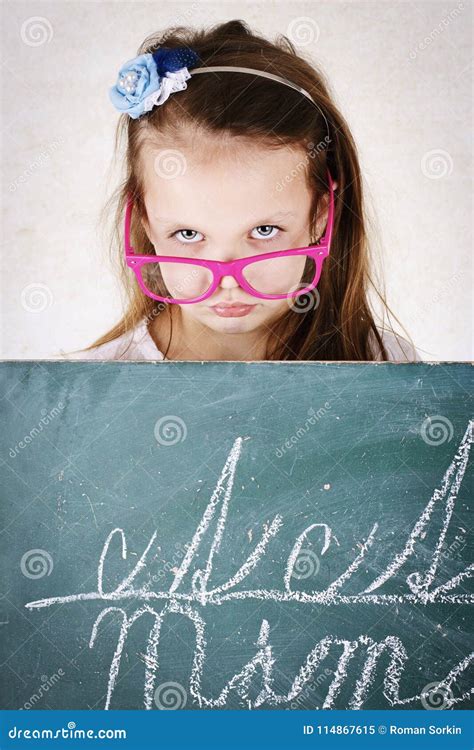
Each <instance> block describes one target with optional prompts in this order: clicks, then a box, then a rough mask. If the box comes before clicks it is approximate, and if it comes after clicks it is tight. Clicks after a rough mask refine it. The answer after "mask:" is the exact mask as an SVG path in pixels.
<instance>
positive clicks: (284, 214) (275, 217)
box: [154, 211, 296, 227]
mask: <svg viewBox="0 0 474 750" xmlns="http://www.w3.org/2000/svg"><path fill="white" fill-rule="evenodd" d="M292 216H296V214H295V212H294V211H279V212H278V213H276V214H271V215H269V214H267V215H266V218H265V219H264V220H262V221H260V222H258V223H257V224H254V226H256V227H258V226H261V225H263V224H265V223H270V222H273V221H281V220H282V219H289V218H290V217H292ZM154 218H155V219H156V220H157V221H159V222H160V223H161V224H163V226H166V227H171V226H173V227H174V226H180V227H184V226H191V224H190V223H188V224H185V223H184V222H182V221H179V220H178V219H170V218H168V217H167V216H157V215H156V214H155V217H154Z"/></svg>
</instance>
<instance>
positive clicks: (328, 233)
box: [124, 169, 334, 305]
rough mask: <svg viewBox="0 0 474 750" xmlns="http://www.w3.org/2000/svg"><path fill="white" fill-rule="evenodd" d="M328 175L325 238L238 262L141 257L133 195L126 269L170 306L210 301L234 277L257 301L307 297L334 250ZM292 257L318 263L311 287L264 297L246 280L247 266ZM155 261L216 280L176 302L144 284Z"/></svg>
mask: <svg viewBox="0 0 474 750" xmlns="http://www.w3.org/2000/svg"><path fill="white" fill-rule="evenodd" d="M327 176H328V184H329V207H328V217H327V221H326V229H325V230H324V235H323V236H322V237H321V238H320V239H319V241H318V242H317V244H315V245H308V246H307V247H296V248H290V249H288V250H277V251H275V252H270V253H260V254H259V255H251V256H249V257H247V258H237V259H236V260H229V261H217V260H207V259H205V258H188V257H182V258H176V257H174V256H171V255H141V254H140V253H138V254H137V253H136V252H135V250H134V248H133V247H132V246H131V244H130V227H131V219H132V210H133V198H132V196H131V195H129V196H128V199H127V206H126V210H125V227H124V235H125V262H126V264H127V266H128V267H129V268H131V269H132V271H134V273H135V276H136V279H137V281H138V285H139V287H140V289H141V290H142V291H143V293H144V294H146V295H147V297H151V298H152V299H155V300H158V301H159V302H168V303H170V304H177V305H186V304H195V303H197V302H202V301H203V300H205V299H207V298H208V297H211V296H212V295H213V294H214V292H215V291H216V289H217V287H218V286H219V283H220V281H221V279H222V278H223V277H224V276H232V277H233V278H234V279H235V281H237V283H238V284H239V286H240V287H241V288H242V289H244V290H245V291H246V292H248V293H249V294H250V295H251V296H252V297H257V298H258V299H289V298H292V297H297V296H299V295H301V294H305V293H306V292H309V291H311V290H312V289H315V288H316V286H317V284H318V283H319V279H320V278H321V272H322V267H323V262H324V260H325V258H327V257H328V255H329V252H330V248H331V241H332V234H333V225H334V184H333V183H334V181H333V179H332V176H331V173H330V171H329V169H327ZM292 255H309V256H310V257H311V258H313V259H314V261H315V265H316V269H315V275H314V278H313V281H312V282H311V284H309V285H308V286H305V287H304V288H303V289H297V290H294V291H292V292H289V293H288V294H262V293H261V292H258V291H257V290H256V289H254V288H253V287H252V286H251V285H250V284H249V282H248V281H246V279H245V277H244V276H243V273H242V269H243V268H244V267H245V266H247V265H250V264H251V263H256V262H258V261H262V260H269V259H270V258H278V257H286V256H292ZM152 262H153V263H157V262H158V263H159V262H163V263H183V264H188V265H194V266H196V265H197V266H203V267H204V268H207V269H209V270H210V271H211V273H212V275H213V280H212V283H211V285H210V286H209V287H208V289H207V290H206V292H204V293H203V294H201V296H199V297H193V298H192V299H177V298H173V299H172V298H170V297H161V296H159V295H157V294H154V293H153V292H151V291H150V290H149V289H147V288H146V286H145V284H144V282H143V278H142V274H141V268H142V266H144V265H146V264H147V263H152Z"/></svg>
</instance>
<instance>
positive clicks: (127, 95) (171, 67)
mask: <svg viewBox="0 0 474 750" xmlns="http://www.w3.org/2000/svg"><path fill="white" fill-rule="evenodd" d="M198 62H199V57H198V55H197V54H196V52H194V51H193V50H192V49H189V47H175V48H174V49H170V48H167V47H160V48H159V49H157V50H156V51H155V52H147V53H146V54H144V55H139V56H138V57H134V58H133V59H132V60H128V61H127V62H126V63H124V65H122V67H121V68H120V70H119V74H118V77H117V82H116V84H115V86H112V88H111V89H110V91H109V94H110V99H111V101H112V104H113V105H114V107H115V108H116V109H118V111H119V112H124V113H126V114H127V115H129V116H130V117H132V118H133V119H134V120H135V119H137V118H138V117H141V115H143V114H144V113H145V112H149V111H150V110H151V109H152V108H153V107H155V106H158V105H160V104H163V102H165V101H166V100H167V99H168V97H169V96H170V94H172V93H174V92H175V91H182V90H183V89H185V88H187V83H186V81H187V80H188V78H190V77H191V74H190V73H189V70H188V68H192V67H195V66H196V65H197V63H198Z"/></svg>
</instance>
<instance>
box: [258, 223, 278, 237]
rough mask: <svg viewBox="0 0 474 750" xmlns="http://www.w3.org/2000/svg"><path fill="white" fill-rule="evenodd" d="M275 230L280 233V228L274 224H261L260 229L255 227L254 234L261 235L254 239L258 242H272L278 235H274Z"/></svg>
mask: <svg viewBox="0 0 474 750" xmlns="http://www.w3.org/2000/svg"><path fill="white" fill-rule="evenodd" d="M273 230H275V232H278V231H279V230H280V227H276V226H274V225H273V224H261V225H260V226H259V227H255V229H254V230H253V231H254V232H256V231H258V232H260V234H259V235H258V236H257V237H254V239H256V240H269V239H270V240H272V239H273V238H274V237H275V236H276V234H272V232H273Z"/></svg>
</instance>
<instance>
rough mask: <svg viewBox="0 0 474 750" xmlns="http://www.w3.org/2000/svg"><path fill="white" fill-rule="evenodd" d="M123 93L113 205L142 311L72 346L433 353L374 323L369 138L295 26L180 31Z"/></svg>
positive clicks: (328, 355)
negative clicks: (360, 150)
mask: <svg viewBox="0 0 474 750" xmlns="http://www.w3.org/2000/svg"><path fill="white" fill-rule="evenodd" d="M204 68H205V70H203V69H204ZM229 68H232V70H229ZM235 68H239V69H242V68H245V69H246V71H245V72H244V71H242V70H235ZM249 70H250V71H254V73H249ZM198 73H204V74H203V75H201V74H199V75H198ZM188 80H189V83H186V81H188ZM110 98H111V100H112V103H113V104H114V106H115V107H116V108H117V109H118V110H119V111H120V112H122V113H123V114H122V116H121V119H120V121H119V124H118V129H117V136H116V145H117V144H118V142H119V139H120V137H121V136H123V135H124V136H125V141H126V155H125V167H126V176H125V179H124V182H123V184H122V185H121V186H120V187H119V188H118V190H117V191H116V193H115V194H114V195H113V196H112V199H111V201H110V202H109V204H108V205H112V204H113V203H115V217H116V221H115V229H114V239H113V243H112V247H116V248H121V250H120V264H121V271H122V278H123V282H124V284H125V288H126V290H127V292H128V306H127V309H126V310H125V313H124V315H123V318H122V319H121V320H120V321H119V322H118V323H117V325H115V326H114V327H113V328H112V330H110V331H108V332H107V333H105V334H104V335H103V336H101V337H100V338H99V339H98V340H96V341H95V342H94V343H93V344H91V345H90V346H89V347H88V348H87V349H86V350H84V351H82V352H81V353H80V355H79V357H77V356H76V357H74V354H76V353H75V352H72V353H71V354H69V355H66V357H68V358H71V357H72V358H76V359H77V358H79V359H84V358H91V359H134V360H137V359H145V360H148V359H149V360H157V359H167V360H363V361H364V360H368V361H370V360H402V361H403V360H405V361H406V360H420V357H419V356H418V353H417V351H416V349H415V348H414V347H413V345H412V344H411V343H409V342H408V341H406V340H405V339H403V338H401V337H399V336H396V335H395V334H394V333H393V332H391V331H388V330H384V329H383V328H380V329H379V328H378V327H377V326H376V324H375V322H374V314H373V312H372V311H371V309H370V305H369V301H368V296H367V294H368V288H369V285H372V287H373V288H374V289H375V287H374V286H373V284H372V282H371V278H370V274H369V264H368V241H367V235H366V227H365V222H364V209H363V199H362V180H361V173H360V167H359V163H358V158H357V151H356V147H355V144H354V141H353V138H352V136H351V133H350V131H349V128H348V126H347V123H346V122H345V120H344V118H343V117H342V115H341V114H340V112H339V111H338V109H337V108H336V106H335V104H334V102H333V101H332V100H331V97H330V95H329V92H328V88H327V86H326V84H325V82H324V79H323V76H322V75H321V74H320V73H319V72H317V71H316V70H315V69H314V68H313V67H312V66H311V65H310V64H309V63H308V62H306V61H305V60H304V59H302V58H301V57H299V56H298V55H297V53H296V51H295V48H294V47H293V45H292V44H291V42H290V41H289V40H288V39H287V38H286V37H281V38H280V40H279V41H278V43H275V44H273V43H271V42H269V41H267V40H266V39H264V38H263V37H261V36H257V35H256V34H253V33H252V32H251V31H250V29H249V28H248V26H247V25H246V24H245V23H243V22H242V21H238V20H234V21H229V22H227V23H224V24H221V25H218V26H215V27H213V28H212V29H211V30H208V31H195V30H191V29H186V28H183V27H179V28H174V29H170V30H168V31H167V32H165V33H163V34H159V35H156V36H152V37H149V38H148V39H146V40H145V42H144V43H143V44H142V46H141V48H140V50H139V56H138V57H136V58H134V59H133V60H129V61H128V62H127V63H125V65H123V66H122V68H121V70H120V72H119V76H118V79H117V83H116V85H115V87H113V88H112V89H111V92H110ZM124 218H125V223H124ZM295 250H296V252H294V251H295ZM124 251H125V252H124ZM288 251H290V252H288ZM291 251H292V252H291ZM157 256H158V257H157ZM249 259H252V260H249ZM235 261H237V262H235ZM225 264H227V265H225ZM134 274H135V275H134ZM375 291H376V290H375ZM376 294H377V295H378V297H379V299H380V301H381V302H382V305H383V308H384V309H386V310H389V308H388V307H387V305H386V303H385V300H384V299H383V297H382V295H380V294H379V293H378V292H377V291H376Z"/></svg>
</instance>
